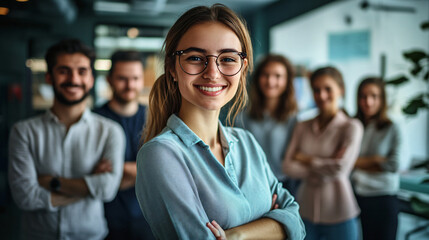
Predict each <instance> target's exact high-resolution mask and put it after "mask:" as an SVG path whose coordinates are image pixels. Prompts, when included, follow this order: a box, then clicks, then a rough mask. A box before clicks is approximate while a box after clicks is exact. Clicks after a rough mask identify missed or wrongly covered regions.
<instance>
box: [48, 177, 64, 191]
mask: <svg viewBox="0 0 429 240" xmlns="http://www.w3.org/2000/svg"><path fill="white" fill-rule="evenodd" d="M49 187H50V188H51V191H53V192H58V191H60V188H61V182H60V179H59V178H58V177H53V178H52V179H51V181H50V182H49Z"/></svg>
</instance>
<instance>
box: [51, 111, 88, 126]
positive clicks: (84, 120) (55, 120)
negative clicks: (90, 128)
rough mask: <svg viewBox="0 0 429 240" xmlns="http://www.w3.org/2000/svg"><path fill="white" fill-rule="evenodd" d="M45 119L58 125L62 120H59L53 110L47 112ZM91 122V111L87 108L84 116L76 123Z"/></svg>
mask: <svg viewBox="0 0 429 240" xmlns="http://www.w3.org/2000/svg"><path fill="white" fill-rule="evenodd" d="M45 119H46V120H50V121H54V122H56V123H60V120H59V119H58V117H57V115H55V114H54V113H53V112H52V110H51V109H48V110H46V113H45ZM90 120H91V111H90V110H89V109H88V108H86V109H85V111H84V112H83V114H82V117H81V118H80V119H79V121H77V122H76V123H79V122H89V121H90ZM76 123H75V124H76Z"/></svg>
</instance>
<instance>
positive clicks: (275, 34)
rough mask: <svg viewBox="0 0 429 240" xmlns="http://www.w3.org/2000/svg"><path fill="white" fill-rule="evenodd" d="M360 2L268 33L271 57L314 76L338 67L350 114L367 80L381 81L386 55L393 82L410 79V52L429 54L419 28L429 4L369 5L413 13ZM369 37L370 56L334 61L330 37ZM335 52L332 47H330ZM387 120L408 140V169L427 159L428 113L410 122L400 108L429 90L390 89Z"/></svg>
mask: <svg viewBox="0 0 429 240" xmlns="http://www.w3.org/2000/svg"><path fill="white" fill-rule="evenodd" d="M361 2H362V1H358V0H352V1H340V2H335V3H331V4H328V5H326V6H324V7H322V8H319V9H317V10H315V11H312V12H309V13H307V14H305V15H302V16H300V17H298V18H295V19H293V20H291V21H288V22H285V23H282V24H279V25H277V26H275V27H273V28H272V29H271V31H270V46H271V47H270V51H271V52H278V53H282V54H285V55H286V56H288V57H290V58H291V60H292V61H293V62H294V63H295V64H302V65H304V66H306V67H308V68H309V69H311V70H314V69H315V68H317V67H320V66H325V65H328V64H329V65H334V66H336V67H338V68H339V69H340V70H341V72H342V73H343V75H344V78H345V80H346V98H345V103H344V106H345V108H346V109H347V110H348V111H349V113H350V114H352V115H353V114H355V112H356V89H357V85H358V84H359V82H360V80H361V79H362V78H363V77H365V76H368V75H378V76H380V75H381V72H382V60H381V59H382V57H381V56H382V55H385V59H386V61H385V68H384V70H385V76H386V78H392V77H395V76H397V75H398V74H402V73H407V72H408V71H409V68H410V67H411V65H410V64H409V63H408V62H407V61H405V60H404V58H403V57H402V53H403V52H404V51H406V50H411V49H423V50H425V51H426V52H429V31H422V30H421V29H420V24H421V23H422V22H423V21H428V20H429V1H396V0H378V1H370V2H371V3H374V4H378V5H380V4H382V5H391V6H405V7H411V8H413V9H415V12H414V13H409V12H396V11H377V10H374V9H371V8H369V9H366V10H363V9H361V7H360V3H361ZM347 19H348V20H349V21H347ZM358 31H364V32H365V31H366V32H368V33H369V41H368V45H367V46H366V47H368V48H369V54H368V56H366V57H365V56H364V57H362V56H350V57H348V58H343V59H340V60H335V59H333V58H332V56H331V57H330V55H329V50H330V49H329V35H330V34H336V33H346V34H347V33H355V32H358ZM331 47H332V46H331ZM387 90H388V94H389V98H388V101H389V104H390V105H391V106H390V109H389V114H390V116H391V117H392V118H393V119H394V120H395V121H397V122H398V123H400V124H401V126H402V131H403V138H404V153H403V154H404V156H403V159H404V165H407V163H408V161H409V160H411V159H416V158H419V159H422V158H428V156H429V150H428V146H429V139H428V134H429V126H428V125H429V123H428V122H429V121H428V112H429V111H428V110H426V111H422V112H419V113H418V114H417V115H416V116H413V117H407V116H405V115H404V114H402V112H401V107H403V106H404V104H405V103H406V102H407V101H408V100H409V99H410V97H412V96H415V95H416V94H417V93H419V92H422V91H426V92H428V91H429V86H428V84H427V83H426V84H424V83H423V81H422V80H416V79H414V80H413V81H412V83H410V84H406V85H405V86H402V87H400V88H394V87H388V88H387Z"/></svg>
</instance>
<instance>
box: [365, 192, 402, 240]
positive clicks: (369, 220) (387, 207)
mask: <svg viewBox="0 0 429 240" xmlns="http://www.w3.org/2000/svg"><path fill="white" fill-rule="evenodd" d="M356 199H357V201H358V204H359V207H360V209H361V214H360V220H361V224H362V239H363V240H372V239H374V240H395V239H396V230H397V228H398V213H399V201H398V199H397V197H396V196H392V195H384V196H374V197H362V196H356Z"/></svg>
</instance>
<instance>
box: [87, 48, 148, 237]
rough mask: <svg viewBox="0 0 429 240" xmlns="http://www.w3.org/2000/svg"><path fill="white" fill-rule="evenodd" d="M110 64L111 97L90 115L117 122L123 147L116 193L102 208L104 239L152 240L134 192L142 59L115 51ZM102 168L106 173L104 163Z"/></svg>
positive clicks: (141, 122)
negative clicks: (118, 185)
mask: <svg viewBox="0 0 429 240" xmlns="http://www.w3.org/2000/svg"><path fill="white" fill-rule="evenodd" d="M111 61H112V66H111V69H110V72H109V74H108V76H107V81H108V82H109V84H110V87H111V89H112V93H113V97H112V99H111V100H110V101H108V102H107V103H106V104H104V105H103V106H101V107H100V108H97V109H95V110H94V112H96V113H99V114H101V115H102V116H105V117H108V118H110V119H113V120H114V121H116V122H118V123H119V124H120V125H121V126H122V128H123V129H124V131H125V135H126V141H127V144H126V152H125V159H124V160H125V163H124V172H123V177H122V181H121V184H120V187H119V192H118V194H117V196H116V198H115V199H114V200H113V201H112V202H109V203H106V204H105V205H104V208H105V215H106V219H107V223H108V227H109V235H108V237H107V239H154V237H153V235H152V231H151V230H150V227H149V225H148V224H147V222H146V220H145V218H144V217H143V214H142V212H141V210H140V207H139V204H138V201H137V198H136V195H135V190H134V184H135V180H136V174H137V168H136V157H137V152H138V150H139V140H140V137H141V133H142V129H143V125H144V122H145V119H146V108H145V106H143V105H141V104H139V102H138V97H139V94H140V92H141V91H142V89H143V85H144V80H143V63H142V56H141V54H140V53H139V52H136V51H117V52H115V53H114V54H113V55H112V58H111ZM100 167H101V168H103V166H100ZM104 167H105V169H108V168H109V167H108V163H107V164H106V166H104ZM100 171H103V170H102V169H100Z"/></svg>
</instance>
